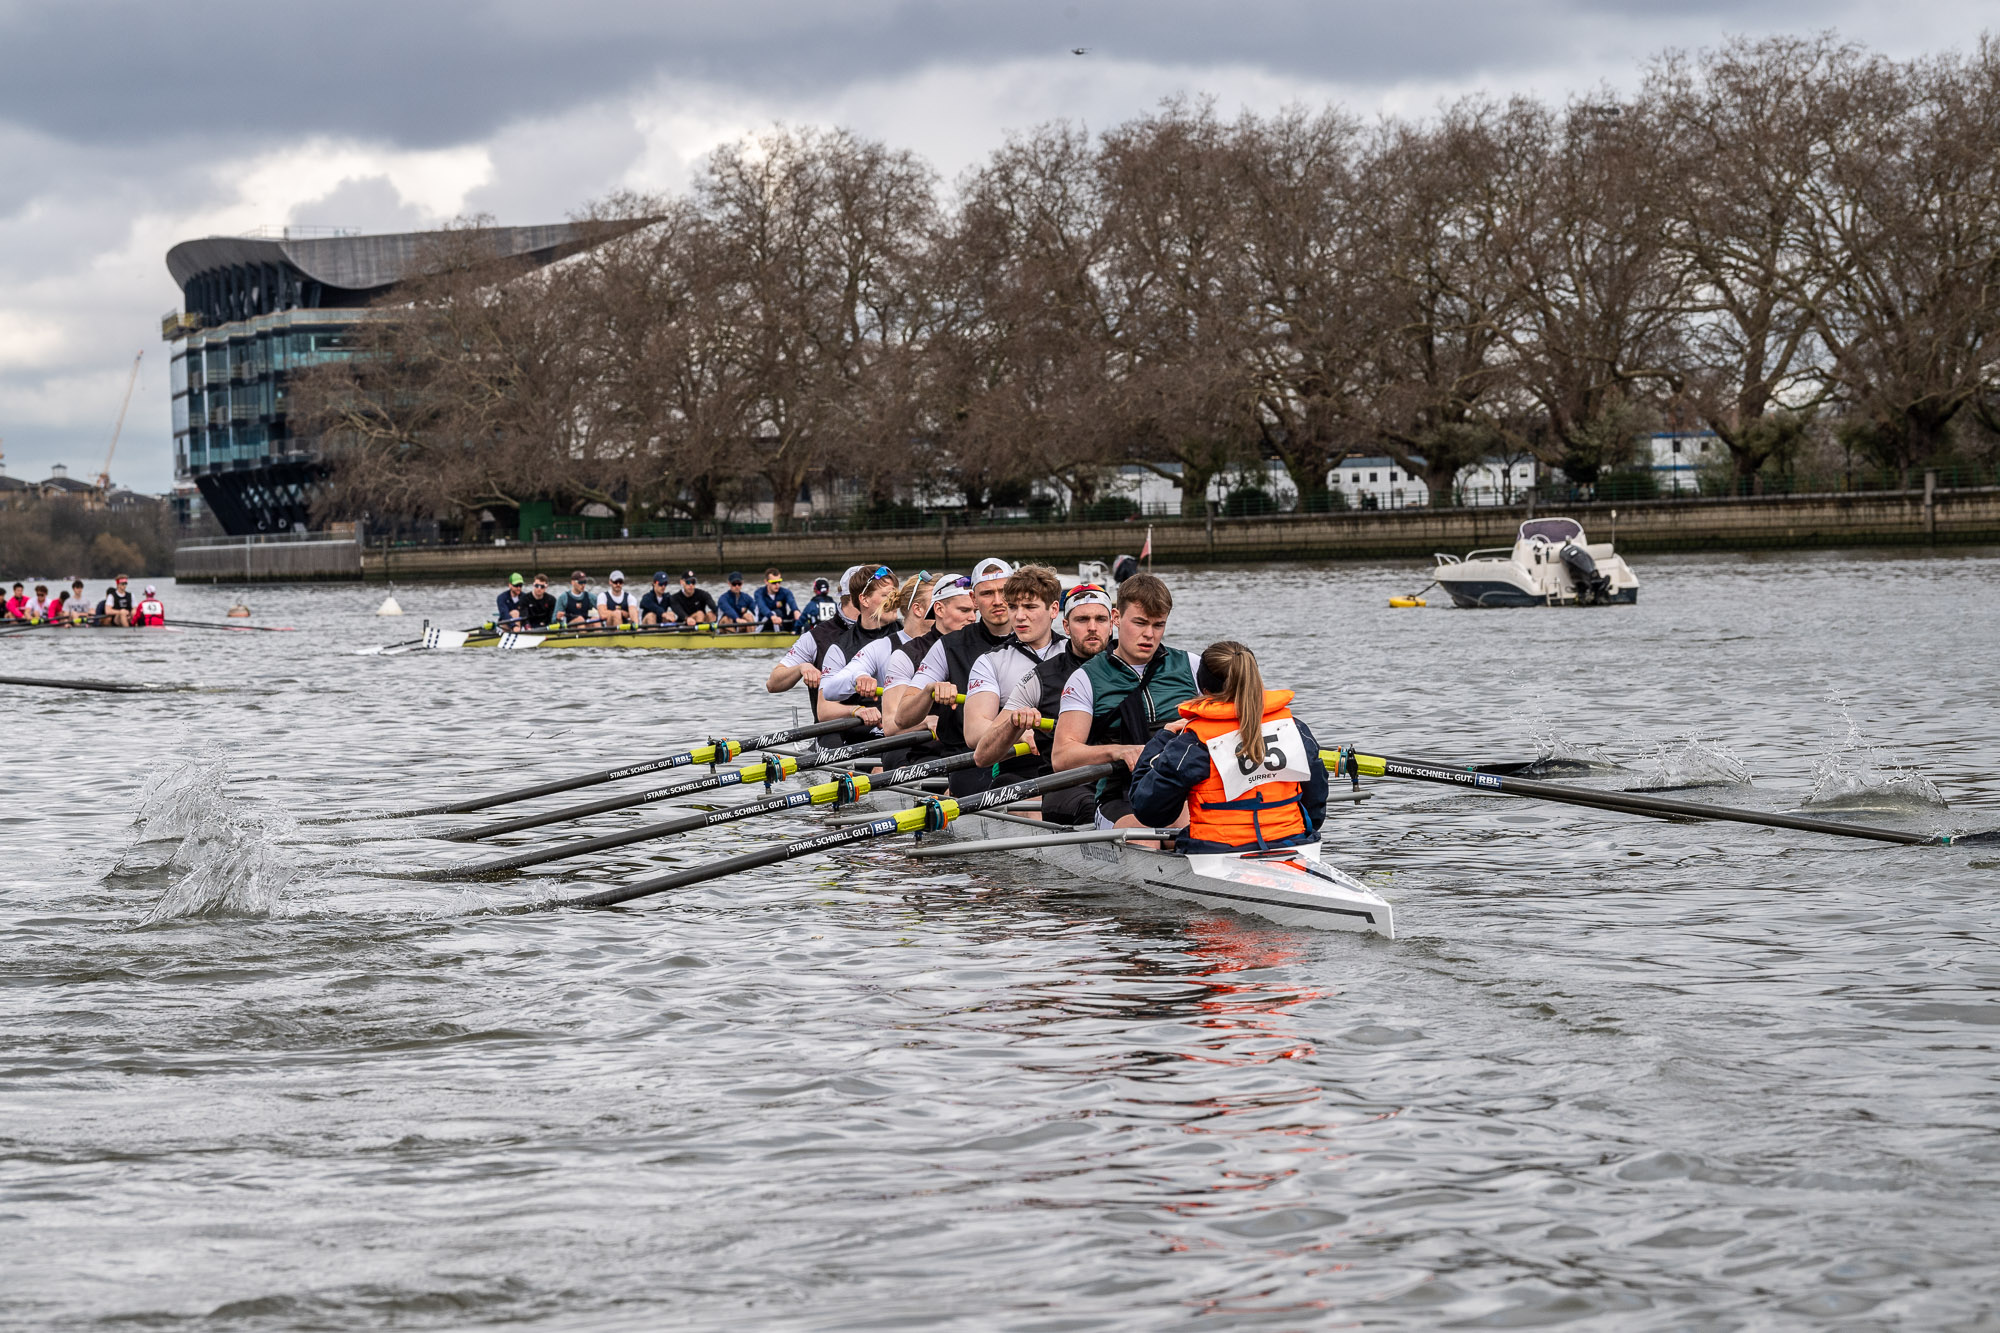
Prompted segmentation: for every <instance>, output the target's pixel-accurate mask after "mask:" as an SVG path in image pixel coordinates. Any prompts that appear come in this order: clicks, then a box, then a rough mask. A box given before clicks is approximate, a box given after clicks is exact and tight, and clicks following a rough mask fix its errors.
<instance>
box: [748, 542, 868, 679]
mask: <svg viewBox="0 0 2000 1333" xmlns="http://www.w3.org/2000/svg"><path fill="white" fill-rule="evenodd" d="M861 573H862V566H860V565H849V566H848V567H847V572H846V573H844V574H842V575H841V576H840V602H839V608H840V610H839V613H838V614H837V615H831V616H828V617H826V618H824V619H821V620H816V621H814V622H813V623H812V625H811V626H810V627H808V628H807V630H806V632H805V633H803V634H801V635H799V637H798V641H797V642H795V643H794V644H793V645H792V646H791V648H790V649H789V650H787V651H786V653H785V655H784V656H783V657H782V658H780V659H778V664H777V665H776V666H774V667H772V668H771V674H770V675H769V676H768V677H766V678H765V680H764V688H765V689H766V690H769V691H770V692H771V693H772V694H783V693H784V692H785V691H786V690H789V689H791V688H792V687H793V686H794V685H797V684H798V683H799V682H800V681H802V680H803V681H804V682H805V684H806V697H807V698H808V699H809V700H811V702H812V707H813V710H814V711H815V712H817V711H818V710H819V682H820V674H821V673H820V667H821V665H822V664H823V663H824V662H825V661H826V655H827V652H828V651H829V650H830V649H831V648H832V647H833V645H834V644H835V643H837V642H838V641H839V640H840V638H841V636H843V635H845V634H847V633H849V632H850V631H855V632H858V631H859V630H860V628H861V626H860V615H861V612H860V611H859V610H858V609H857V608H856V607H855V605H854V598H853V597H852V596H851V595H850V594H849V593H848V591H847V587H848V583H849V581H850V580H852V579H854V578H856V577H858V576H859V575H860V574H861Z"/></svg>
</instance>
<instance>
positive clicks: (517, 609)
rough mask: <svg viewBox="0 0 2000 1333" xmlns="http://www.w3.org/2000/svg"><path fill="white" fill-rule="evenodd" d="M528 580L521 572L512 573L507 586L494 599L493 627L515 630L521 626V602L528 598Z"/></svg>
mask: <svg viewBox="0 0 2000 1333" xmlns="http://www.w3.org/2000/svg"><path fill="white" fill-rule="evenodd" d="M527 584H528V581H527V580H526V579H524V578H522V577H521V576H520V575H519V574H510V575H509V576H508V578H507V588H506V590H505V591H504V592H502V593H501V594H500V595H499V596H498V597H496V598H495V599H494V601H493V627H494V628H495V629H506V630H515V629H520V628H521V623H522V622H521V603H523V602H525V601H527V600H528V592H527Z"/></svg>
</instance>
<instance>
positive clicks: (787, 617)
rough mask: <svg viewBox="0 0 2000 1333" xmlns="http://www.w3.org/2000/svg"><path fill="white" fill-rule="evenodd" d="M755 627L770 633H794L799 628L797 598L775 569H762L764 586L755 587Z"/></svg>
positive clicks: (783, 577) (782, 576)
mask: <svg viewBox="0 0 2000 1333" xmlns="http://www.w3.org/2000/svg"><path fill="white" fill-rule="evenodd" d="M756 609H757V628H758V629H760V630H764V631H766V632H768V633H771V634H796V633H797V632H798V628H799V599H798V598H796V597H794V596H792V590H791V589H790V588H787V587H786V586H785V576H784V575H783V574H780V573H779V572H778V571H777V570H775V569H767V570H765V571H764V586H763V587H761V588H759V589H757V608H756Z"/></svg>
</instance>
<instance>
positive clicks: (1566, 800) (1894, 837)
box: [1329, 752, 1939, 846]
mask: <svg viewBox="0 0 2000 1333" xmlns="http://www.w3.org/2000/svg"><path fill="white" fill-rule="evenodd" d="M1329 753H1331V752H1329ZM1354 761H1355V763H1356V764H1357V765H1358V766H1359V768H1360V771H1361V773H1362V774H1363V775H1364V776H1369V775H1373V776H1379V777H1391V778H1409V779H1411V780H1413V781H1417V782H1437V783H1443V784H1444V785H1446V786H1452V787H1464V788H1467V789H1469V790H1472V791H1484V792H1497V793H1499V794H1501V795H1506V796H1525V797H1529V798H1531V799H1534V800H1540V801H1555V802H1559V803H1560V804H1563V805H1583V806H1589V807H1591V808H1592V809H1596V810H1617V811H1621V812H1623V813H1626V814H1635V815H1654V816H1658V817H1662V818H1681V819H1720V820H1727V821H1729V822H1731V823H1736V824H1761V825H1764V826H1766V827H1769V828H1785V829H1798V830H1800V831H1801V832H1805V833H1830V834H1833V835H1834V836H1836V837H1842V838H1866V839H1869V840H1871V841H1874V842H1894V843H1901V844H1903V845H1905V846H1924V845H1935V844H1937V843H1938V842H1939V839H1938V838H1937V837H1935V836H1934V835H1932V834H1928V833H1908V832H1905V831H1903V830H1902V829H1890V828H1876V827H1873V826H1871V825H1867V824H1848V823H1843V822H1841V821H1839V820H1833V819H1814V818H1812V817H1811V816H1809V815H1786V814H1779V813H1776V812H1766V811H1763V810H1744V809H1741V808H1739V807H1736V806H1728V805H1710V804H1709V803H1708V802H1706V801H1681V800H1676V799H1674V798H1673V797H1670V796H1643V795H1639V794H1638V793H1635V792H1609V791H1592V790H1591V789H1589V788H1587V787H1565V786H1563V785H1561V784H1560V783H1554V782H1543V781H1540V780H1538V779H1536V778H1517V777H1509V776H1505V775H1502V774H1498V773H1475V772H1472V771H1470V770H1468V769H1463V768H1452V767H1450V766H1448V765H1445V764H1433V763H1428V762H1426V761H1424V760H1421V759H1398V758H1395V757H1393V756H1390V755H1367V754H1356V755H1355V756H1354Z"/></svg>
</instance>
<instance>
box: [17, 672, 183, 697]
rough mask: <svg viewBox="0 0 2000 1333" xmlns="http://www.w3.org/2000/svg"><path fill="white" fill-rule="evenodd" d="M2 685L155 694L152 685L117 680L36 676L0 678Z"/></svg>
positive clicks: (102, 692) (110, 692)
mask: <svg viewBox="0 0 2000 1333" xmlns="http://www.w3.org/2000/svg"><path fill="white" fill-rule="evenodd" d="M0 685H32V686H35V687H36V688H39V689H46V690H93V691H95V692H97V693H99V694H155V693H158V691H156V690H155V689H154V688H153V687H152V686H150V685H127V684H124V683H123V682H120V681H115V680H41V679H38V678H36V677H34V676H0Z"/></svg>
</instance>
